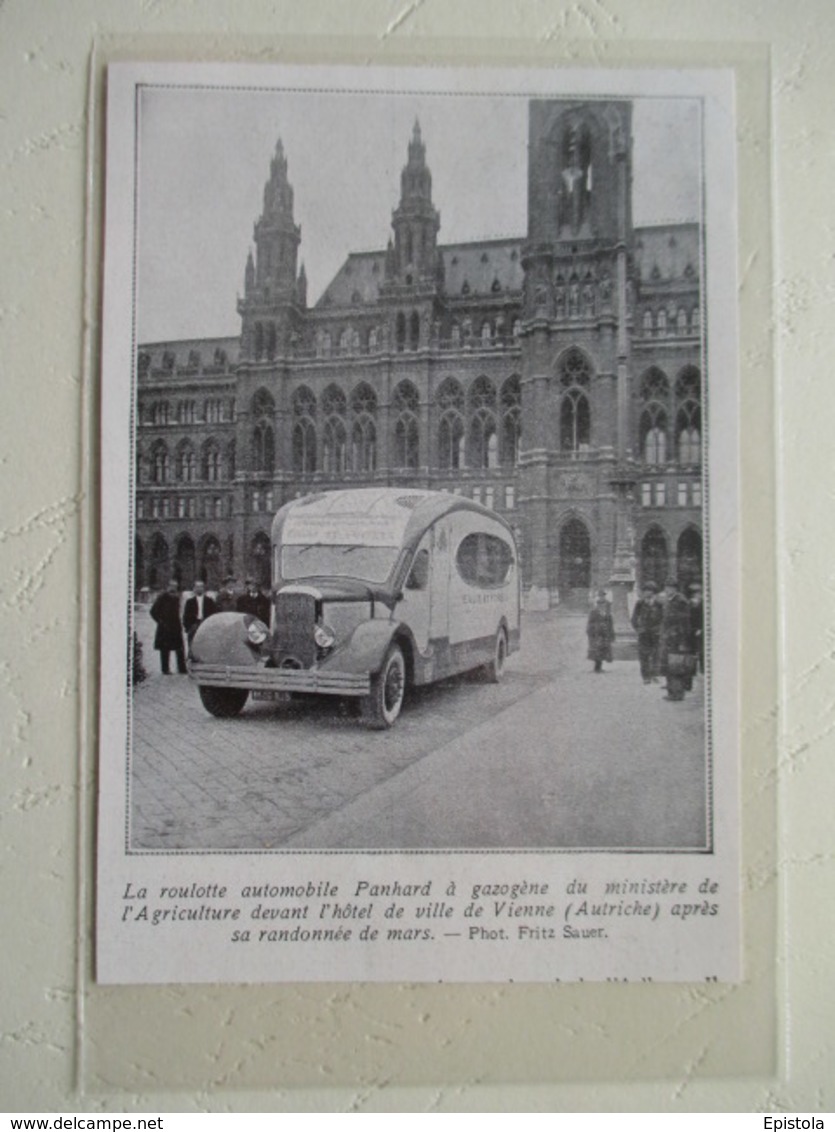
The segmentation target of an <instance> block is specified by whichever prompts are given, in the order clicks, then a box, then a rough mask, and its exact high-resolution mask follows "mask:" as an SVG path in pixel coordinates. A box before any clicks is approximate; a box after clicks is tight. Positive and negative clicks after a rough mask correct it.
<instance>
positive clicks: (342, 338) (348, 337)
mask: <svg viewBox="0 0 835 1132" xmlns="http://www.w3.org/2000/svg"><path fill="white" fill-rule="evenodd" d="M353 345H354V331H353V330H352V328H351V327H350V326H346V327H345V329H344V330H343V331H342V333H341V334H340V335H339V352H340V354H350V353H351V350H352V348H353Z"/></svg>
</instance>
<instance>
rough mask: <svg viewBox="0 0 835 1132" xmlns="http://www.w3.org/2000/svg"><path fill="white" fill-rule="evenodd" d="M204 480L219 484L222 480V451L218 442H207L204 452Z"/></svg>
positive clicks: (202, 461)
mask: <svg viewBox="0 0 835 1132" xmlns="http://www.w3.org/2000/svg"><path fill="white" fill-rule="evenodd" d="M201 463H202V469H201V470H202V472H203V479H204V480H206V481H207V482H208V483H217V482H218V480H219V479H220V478H221V462H220V449H219V448H218V445H217V441H216V440H207V441H206V443H205V444H204V445H203V452H202V460H201Z"/></svg>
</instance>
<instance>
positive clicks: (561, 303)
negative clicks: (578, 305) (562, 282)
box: [556, 287, 565, 318]
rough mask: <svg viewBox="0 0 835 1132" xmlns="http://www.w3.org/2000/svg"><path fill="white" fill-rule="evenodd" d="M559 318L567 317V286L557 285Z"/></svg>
mask: <svg viewBox="0 0 835 1132" xmlns="http://www.w3.org/2000/svg"><path fill="white" fill-rule="evenodd" d="M556 303H557V318H565V287H557V300H556Z"/></svg>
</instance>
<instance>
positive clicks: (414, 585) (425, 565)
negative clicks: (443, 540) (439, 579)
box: [406, 549, 429, 590]
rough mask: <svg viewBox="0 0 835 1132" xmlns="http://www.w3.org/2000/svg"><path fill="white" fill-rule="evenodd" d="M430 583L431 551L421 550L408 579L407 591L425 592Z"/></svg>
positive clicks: (416, 556)
mask: <svg viewBox="0 0 835 1132" xmlns="http://www.w3.org/2000/svg"><path fill="white" fill-rule="evenodd" d="M428 581H429V551H428V550H425V549H424V550H419V551H418V552H417V554H416V555H415V560H414V562H413V563H412V568H411V570H410V571H409V576H408V578H407V579H406V589H407V590H425V589H426V585H427V583H428Z"/></svg>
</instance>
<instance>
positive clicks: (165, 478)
mask: <svg viewBox="0 0 835 1132" xmlns="http://www.w3.org/2000/svg"><path fill="white" fill-rule="evenodd" d="M170 479H171V457H170V456H169V455H168V449H167V448H166V446H165V445H164V444H163V443H162V441H160V442H159V443H158V444H155V445H154V447H153V448H152V449H151V482H152V483H168V482H169V480H170Z"/></svg>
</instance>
